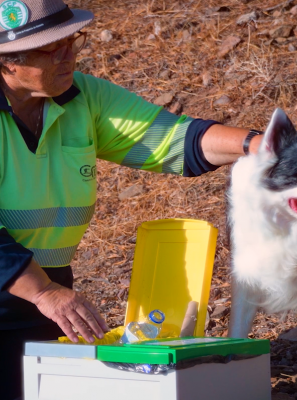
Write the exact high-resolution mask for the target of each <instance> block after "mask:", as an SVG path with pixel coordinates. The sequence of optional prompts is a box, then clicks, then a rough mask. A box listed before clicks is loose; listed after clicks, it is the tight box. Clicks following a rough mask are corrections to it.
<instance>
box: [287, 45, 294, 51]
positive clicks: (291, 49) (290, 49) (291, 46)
mask: <svg viewBox="0 0 297 400" xmlns="http://www.w3.org/2000/svg"><path fill="white" fill-rule="evenodd" d="M288 50H289V51H296V47H295V46H294V45H293V44H292V43H290V44H289V46H288Z"/></svg>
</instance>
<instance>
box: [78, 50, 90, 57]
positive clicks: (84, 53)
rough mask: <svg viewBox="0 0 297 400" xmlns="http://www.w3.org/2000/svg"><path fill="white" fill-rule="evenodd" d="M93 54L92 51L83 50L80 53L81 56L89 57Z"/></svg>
mask: <svg viewBox="0 0 297 400" xmlns="http://www.w3.org/2000/svg"><path fill="white" fill-rule="evenodd" d="M92 52H93V50H92V49H82V50H81V51H80V54H81V55H83V56H89V55H90V54H91V53H92Z"/></svg>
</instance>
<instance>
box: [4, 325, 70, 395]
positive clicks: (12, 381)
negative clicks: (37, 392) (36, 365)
mask: <svg viewBox="0 0 297 400" xmlns="http://www.w3.org/2000/svg"><path fill="white" fill-rule="evenodd" d="M59 336H65V334H64V333H63V332H62V330H61V329H60V328H59V327H58V325H56V324H54V323H50V324H47V325H41V326H35V327H33V328H22V329H11V330H0V399H1V400H22V398H23V397H22V393H23V358H22V357H23V355H24V343H25V342H30V341H43V340H55V339H57V338H58V337H59Z"/></svg>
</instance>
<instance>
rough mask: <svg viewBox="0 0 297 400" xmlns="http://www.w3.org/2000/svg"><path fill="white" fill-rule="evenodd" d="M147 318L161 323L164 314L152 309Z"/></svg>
mask: <svg viewBox="0 0 297 400" xmlns="http://www.w3.org/2000/svg"><path fill="white" fill-rule="evenodd" d="M149 319H150V320H151V321H152V322H154V323H155V324H162V322H164V320H165V314H164V313H162V311H160V310H153V311H151V312H150V313H149Z"/></svg>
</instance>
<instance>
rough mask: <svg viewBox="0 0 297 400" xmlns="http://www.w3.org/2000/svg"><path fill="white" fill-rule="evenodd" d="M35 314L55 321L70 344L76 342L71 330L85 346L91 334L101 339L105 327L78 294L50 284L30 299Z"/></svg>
mask: <svg viewBox="0 0 297 400" xmlns="http://www.w3.org/2000/svg"><path fill="white" fill-rule="evenodd" d="M32 303H34V304H35V305H36V306H37V308H38V309H39V311H40V312H41V313H42V314H44V315H45V316H46V317H47V318H50V319H52V320H53V321H54V322H56V323H57V324H58V325H59V327H60V328H61V329H62V330H63V332H65V333H66V335H67V336H68V337H69V339H70V340H71V341H72V342H78V338H77V335H76V334H75V333H74V332H73V329H72V327H74V328H75V329H76V330H77V331H78V332H79V333H80V334H81V335H82V336H83V337H84V338H85V339H86V340H87V341H88V342H89V343H92V342H93V341H94V338H93V336H92V335H93V334H94V335H95V336H96V337H98V338H100V339H102V338H103V337H104V332H106V331H108V330H109V328H108V326H107V324H106V322H105V321H104V319H103V317H101V315H100V314H99V312H98V311H97V310H96V308H95V306H94V305H93V304H92V303H90V302H89V301H88V300H87V299H86V298H85V297H84V296H83V295H82V294H80V293H77V292H75V291H74V290H71V289H68V288H66V287H63V286H61V285H58V284H57V283H55V282H51V283H50V284H49V285H48V286H47V287H46V288H45V289H44V290H43V291H42V292H41V293H38V294H37V295H36V296H34V297H33V299H32Z"/></svg>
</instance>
